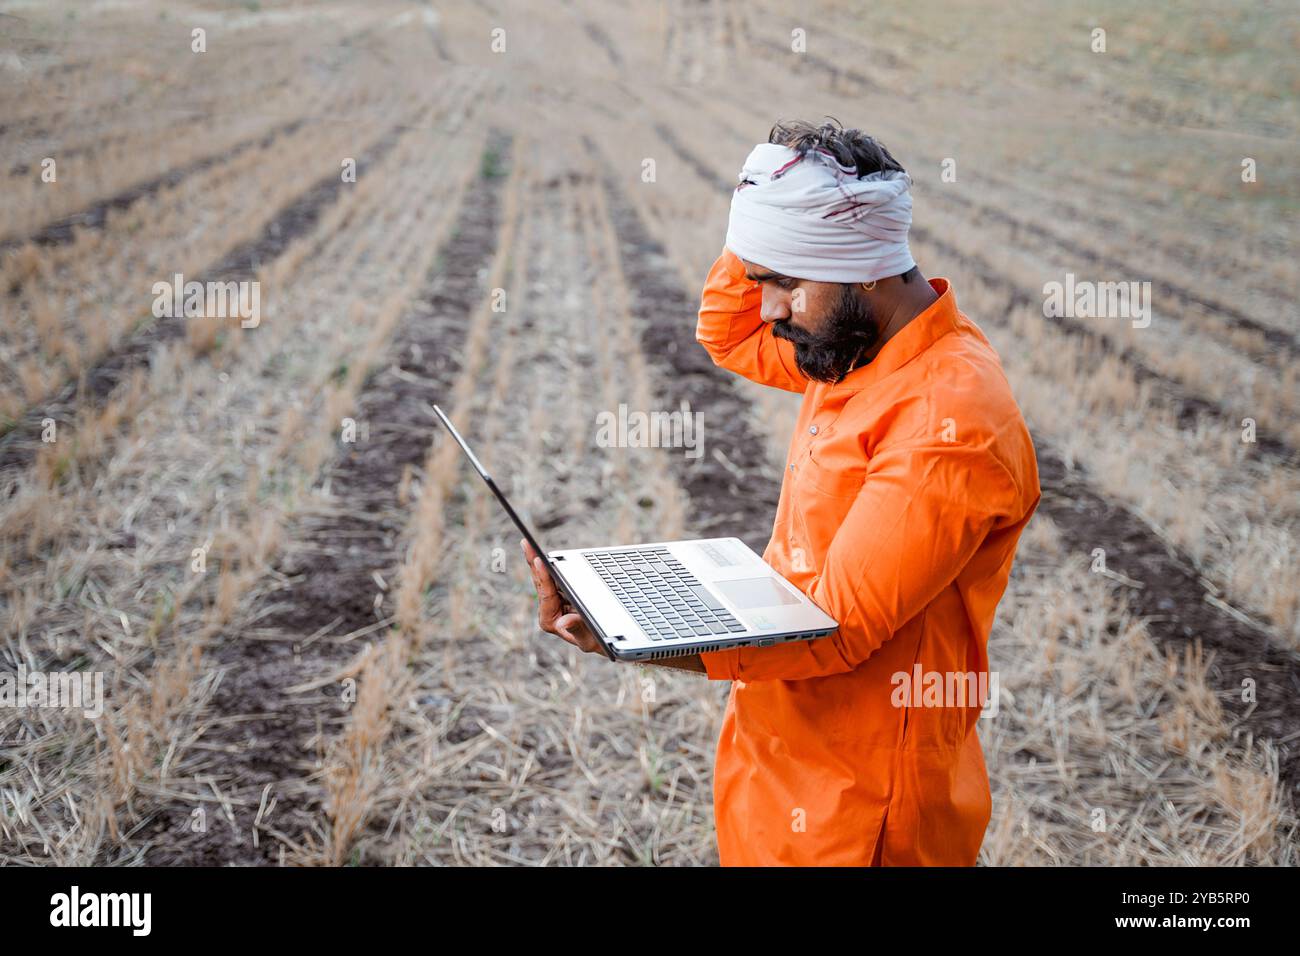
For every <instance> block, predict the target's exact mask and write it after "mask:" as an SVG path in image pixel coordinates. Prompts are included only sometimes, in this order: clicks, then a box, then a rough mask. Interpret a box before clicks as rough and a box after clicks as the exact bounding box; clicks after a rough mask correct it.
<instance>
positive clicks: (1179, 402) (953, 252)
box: [911, 223, 1296, 464]
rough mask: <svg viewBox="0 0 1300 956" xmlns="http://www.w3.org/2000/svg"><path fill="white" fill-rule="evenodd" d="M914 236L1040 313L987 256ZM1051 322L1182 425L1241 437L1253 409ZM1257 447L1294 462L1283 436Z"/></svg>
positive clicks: (1263, 438) (1010, 304) (1080, 329)
mask: <svg viewBox="0 0 1300 956" xmlns="http://www.w3.org/2000/svg"><path fill="white" fill-rule="evenodd" d="M911 231H912V235H914V236H915V237H916V238H917V239H919V240H921V241H922V242H924V243H927V244H929V245H932V246H933V247H934V248H936V249H938V250H939V251H940V252H941V253H943V254H944V255H945V256H946V257H947V258H948V260H949V261H951V262H958V263H960V264H961V265H963V266H964V267H966V268H967V269H970V270H971V271H972V272H974V273H975V274H977V275H979V276H980V277H981V278H983V280H984V281H985V282H987V283H988V284H989V285H991V286H993V287H994V288H996V289H998V290H999V291H1000V292H1002V293H1004V294H1005V295H1006V296H1007V308H1008V309H1014V308H1029V309H1034V310H1036V311H1037V312H1039V313H1041V310H1042V308H1043V301H1042V298H1041V297H1038V296H1033V295H1030V294H1029V293H1027V292H1025V291H1024V290H1023V289H1021V288H1020V287H1018V286H1017V285H1016V284H1015V283H1014V282H1012V281H1011V280H1010V279H1008V278H1006V277H1005V276H1003V275H1001V274H999V273H998V271H997V269H996V268H995V267H994V266H993V265H991V264H990V263H989V262H988V261H987V260H985V259H984V257H982V256H980V255H977V254H975V253H970V252H965V251H963V250H961V249H959V248H958V247H957V246H956V245H954V244H953V243H951V242H949V241H947V240H946V239H942V238H940V237H939V236H938V235H936V234H935V233H934V232H933V231H932V230H930V229H927V228H925V227H924V226H918V225H916V224H915V223H913V224H912V230H911ZM989 320H990V321H1000V320H999V319H998V317H997V316H990V317H989ZM1044 321H1046V322H1050V323H1051V324H1052V325H1053V326H1055V327H1056V328H1058V329H1060V330H1061V331H1062V332H1064V333H1065V334H1067V335H1069V336H1070V337H1072V338H1078V339H1082V340H1085V341H1087V342H1089V343H1091V344H1093V345H1094V346H1095V347H1096V348H1097V349H1098V350H1099V351H1100V352H1101V353H1102V354H1106V355H1114V356H1115V357H1116V358H1118V359H1119V360H1120V361H1121V362H1123V363H1124V364H1125V365H1126V366H1127V367H1128V368H1129V369H1130V370H1131V371H1132V372H1133V378H1134V380H1135V381H1136V382H1137V383H1138V384H1140V385H1150V387H1151V390H1152V394H1153V395H1154V396H1155V398H1156V399H1157V400H1158V401H1159V402H1160V403H1161V404H1162V405H1164V406H1166V407H1167V408H1169V409H1170V410H1171V411H1173V413H1174V415H1175V416H1176V417H1177V420H1178V424H1179V425H1180V426H1182V427H1184V428H1187V429H1189V430H1190V429H1192V428H1194V427H1195V426H1196V424H1197V422H1198V421H1199V420H1201V419H1202V418H1208V419H1210V420H1211V421H1214V422H1216V423H1218V424H1219V425H1220V426H1221V427H1222V428H1223V429H1225V430H1226V431H1227V432H1232V433H1236V432H1239V431H1240V429H1241V420H1242V418H1243V417H1245V416H1247V415H1249V409H1243V410H1238V411H1229V410H1228V409H1226V408H1224V407H1223V406H1222V405H1220V404H1219V403H1218V402H1216V401H1214V400H1213V399H1209V398H1205V397H1203V396H1200V395H1193V394H1190V393H1188V392H1187V390H1186V388H1185V387H1184V385H1183V384H1182V383H1181V382H1179V381H1178V380H1177V379H1173V378H1170V377H1169V376H1167V375H1165V374H1163V373H1162V372H1159V371H1157V370H1156V369H1154V368H1152V367H1151V366H1150V365H1148V364H1147V362H1146V361H1145V360H1144V359H1143V358H1142V356H1141V355H1140V354H1138V352H1137V351H1136V350H1134V349H1131V348H1128V347H1127V346H1124V345H1120V344H1119V343H1117V342H1115V341H1114V340H1113V339H1111V338H1110V337H1109V336H1107V335H1105V334H1103V333H1101V332H1098V331H1096V330H1095V329H1092V328H1090V327H1088V325H1086V324H1085V323H1084V322H1083V321H1082V320H1080V319H1074V318H1070V317H1068V316H1052V317H1050V318H1049V317H1047V316H1044ZM1256 447H1257V448H1258V449H1259V451H1260V453H1261V455H1262V456H1264V457H1268V458H1272V459H1274V460H1276V461H1277V462H1278V463H1281V464H1294V463H1295V460H1296V450H1295V449H1294V448H1292V447H1291V445H1290V444H1289V443H1288V442H1287V441H1286V440H1285V439H1283V438H1280V437H1278V436H1277V435H1275V434H1271V433H1268V432H1264V431H1263V430H1260V431H1259V432H1258V433H1257V435H1256Z"/></svg>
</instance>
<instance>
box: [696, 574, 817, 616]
mask: <svg viewBox="0 0 1300 956" xmlns="http://www.w3.org/2000/svg"><path fill="white" fill-rule="evenodd" d="M709 586H710V587H712V588H713V589H714V590H716V591H721V592H722V596H723V597H725V598H726V599H727V600H728V601H730V602H731V603H732V604H734V605H735V606H736V607H738V608H741V609H743V610H749V609H751V608H756V607H776V606H777V605H779V604H798V603H799V598H798V597H797V596H795V595H794V594H793V593H791V591H790V589H789V588H788V587H786V585H785V584H783V583H782V582H781V581H779V580H777V579H776V578H772V577H767V578H741V579H740V580H739V581H710V582H709Z"/></svg>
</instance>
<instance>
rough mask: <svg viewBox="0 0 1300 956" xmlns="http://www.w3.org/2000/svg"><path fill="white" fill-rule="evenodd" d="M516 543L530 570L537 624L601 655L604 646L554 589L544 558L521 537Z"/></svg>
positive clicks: (580, 647)
mask: <svg viewBox="0 0 1300 956" xmlns="http://www.w3.org/2000/svg"><path fill="white" fill-rule="evenodd" d="M519 544H520V546H521V547H522V548H523V549H524V557H525V558H527V559H528V570H529V571H531V572H532V573H533V587H535V588H536V589H537V626H538V627H540V628H541V629H542V630H543V631H546V633H548V634H554V635H556V636H557V637H562V638H564V639H565V640H566V641H568V642H569V643H570V644H572V645H573V646H574V647H576V648H578V649H579V650H581V651H586V652H587V653H588V654H599V655H601V656H602V657H604V656H605V650H604V648H602V647H601V646H600V641H598V640H596V635H595V634H593V633H592V632H591V628H589V627H588V626H587V622H586V621H584V620H583V619H582V615H581V614H579V613H578V612H577V611H575V610H574V609H573V606H572V605H571V604H569V602H568V601H566V600H565V599H564V597H563V596H562V595H561V594H560V592H559V591H558V590H556V587H555V582H554V581H552V580H551V572H550V571H548V570H547V569H546V562H545V561H543V560H542V558H541V556H540V555H539V554H538V553H537V552H536V551H534V550H533V549H532V546H531V545H530V544H529V543H528V542H527V541H526V540H525V539H523V538H520V539H519Z"/></svg>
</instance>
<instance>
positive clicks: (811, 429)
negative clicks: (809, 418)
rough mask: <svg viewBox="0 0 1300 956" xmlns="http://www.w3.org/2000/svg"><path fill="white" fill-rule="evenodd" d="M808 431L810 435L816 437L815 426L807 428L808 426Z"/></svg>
mask: <svg viewBox="0 0 1300 956" xmlns="http://www.w3.org/2000/svg"><path fill="white" fill-rule="evenodd" d="M808 431H809V433H810V434H813V435H816V434H817V426H816V425H809V426H808Z"/></svg>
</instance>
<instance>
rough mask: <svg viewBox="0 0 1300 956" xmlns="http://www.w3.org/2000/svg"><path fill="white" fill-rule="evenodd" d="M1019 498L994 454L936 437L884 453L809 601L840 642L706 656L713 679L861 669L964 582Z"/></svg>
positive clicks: (822, 640) (835, 541) (871, 467)
mask: <svg viewBox="0 0 1300 956" xmlns="http://www.w3.org/2000/svg"><path fill="white" fill-rule="evenodd" d="M1018 500H1019V494H1018V492H1017V489H1016V485H1015V482H1014V481H1013V479H1012V477H1011V475H1010V473H1009V472H1008V471H1007V469H1006V468H1005V467H1004V466H1003V465H1002V463H1001V462H999V461H998V460H997V459H996V458H995V457H994V456H993V455H992V454H991V453H990V452H989V451H988V450H987V449H983V448H976V447H973V446H971V445H966V444H960V443H952V444H943V443H937V442H932V441H931V440H929V439H927V440H925V442H924V443H908V444H902V445H899V446H895V447H893V448H891V449H888V450H886V449H881V450H879V451H878V452H877V454H876V455H875V456H874V457H873V458H872V459H871V463H870V465H869V466H868V469H867V476H866V479H865V480H864V482H863V485H862V490H861V491H860V492H859V493H858V496H857V498H856V499H855V500H854V502H853V505H852V506H851V507H850V509H849V512H848V514H847V516H846V517H845V519H844V523H843V524H842V525H841V526H840V528H839V529H838V531H837V532H836V534H835V537H834V539H833V540H832V541H831V545H830V548H829V550H828V552H827V555H826V560H825V563H824V565H823V568H822V571H821V573H820V574H819V575H818V576H817V577H816V578H815V579H814V580H813V583H812V585H811V587H810V589H809V591H808V596H809V597H810V598H812V600H813V602H814V603H815V604H817V605H818V606H819V607H821V608H822V609H823V610H825V611H826V613H827V614H829V615H831V617H833V618H835V620H837V621H839V622H840V626H839V628H838V629H837V630H836V631H835V632H834V633H833V634H831V635H829V636H827V637H823V638H817V639H815V640H811V641H791V642H790V643H788V644H778V645H776V646H774V647H762V648H759V647H742V648H733V649H729V650H721V651H712V652H710V653H707V654H701V655H700V657H701V659H702V660H703V661H704V666H705V670H706V671H707V672H708V676H709V678H710V679H711V680H741V681H745V682H750V681H760V680H805V679H807V678H811V677H826V676H829V675H832V674H841V673H844V672H846V671H850V670H853V669H854V668H855V667H857V666H858V665H859V664H861V663H862V662H863V661H865V660H866V659H867V658H868V657H870V656H871V654H872V653H874V652H875V650H876V649H877V648H878V647H880V645H881V644H883V643H884V642H885V641H887V640H889V638H890V637H892V636H893V635H894V633H895V632H897V631H898V630H899V628H901V627H902V626H903V625H904V624H906V623H907V622H908V621H909V620H911V618H913V617H914V616H915V615H917V614H918V613H920V611H921V610H922V609H923V608H924V607H925V606H926V605H927V604H929V603H930V602H931V601H933V600H934V599H935V598H936V597H937V596H938V595H939V592H940V591H942V590H943V589H944V588H946V587H947V586H948V585H949V584H951V583H952V582H953V580H955V579H956V577H957V575H958V574H960V572H961V570H962V568H963V567H965V565H966V564H967V562H968V561H969V560H970V559H971V556H972V555H974V553H975V551H976V550H977V549H978V548H979V546H980V544H981V543H982V542H983V540H984V538H985V537H986V536H987V535H988V533H989V531H990V530H992V529H993V527H994V526H995V524H997V523H998V521H999V519H1000V518H1003V517H1007V516H1013V517H1015V518H1017V519H1018V518H1019V517H1020V515H1017V514H1015V512H1016V511H1017V510H1018V509H1017V504H1016V503H1017V501H1018Z"/></svg>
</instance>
